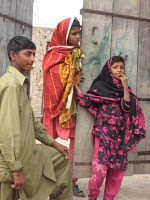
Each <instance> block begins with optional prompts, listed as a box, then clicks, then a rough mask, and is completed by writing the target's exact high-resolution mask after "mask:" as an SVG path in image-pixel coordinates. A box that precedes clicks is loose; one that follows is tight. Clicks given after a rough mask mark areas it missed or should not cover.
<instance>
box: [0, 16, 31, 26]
mask: <svg viewBox="0 0 150 200" xmlns="http://www.w3.org/2000/svg"><path fill="white" fill-rule="evenodd" d="M0 17H3V18H5V19H8V20H10V21H13V22H16V23H18V24H21V25H23V26H26V27H29V28H32V24H28V23H26V22H23V21H21V20H19V19H16V18H14V17H11V16H9V15H5V14H3V13H0Z"/></svg>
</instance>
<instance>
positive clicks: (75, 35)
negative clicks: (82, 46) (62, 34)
mask: <svg viewBox="0 0 150 200" xmlns="http://www.w3.org/2000/svg"><path fill="white" fill-rule="evenodd" d="M80 37H81V28H80V27H79V26H74V27H73V28H72V29H71V30H70V33H69V37H68V41H67V42H68V45H71V46H78V45H79V42H80Z"/></svg>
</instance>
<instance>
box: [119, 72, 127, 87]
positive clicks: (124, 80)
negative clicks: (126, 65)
mask: <svg viewBox="0 0 150 200" xmlns="http://www.w3.org/2000/svg"><path fill="white" fill-rule="evenodd" d="M120 80H121V83H122V86H123V88H126V87H128V79H127V77H126V76H125V74H120Z"/></svg>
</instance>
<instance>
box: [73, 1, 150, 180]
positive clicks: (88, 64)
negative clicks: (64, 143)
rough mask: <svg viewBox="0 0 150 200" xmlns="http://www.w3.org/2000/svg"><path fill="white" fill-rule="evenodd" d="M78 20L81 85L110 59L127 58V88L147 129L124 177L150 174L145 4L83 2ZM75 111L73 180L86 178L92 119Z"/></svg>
mask: <svg viewBox="0 0 150 200" xmlns="http://www.w3.org/2000/svg"><path fill="white" fill-rule="evenodd" d="M143 18H146V19H143ZM82 19H83V30H82V50H83V51H84V54H85V60H84V61H83V72H84V75H85V82H84V83H82V84H80V87H81V89H82V91H83V92H86V91H87V90H88V89H89V87H90V85H91V83H92V81H93V80H94V78H95V77H96V76H97V75H98V74H99V73H100V71H101V69H102V67H103V66H104V64H105V62H106V61H107V59H109V57H110V56H114V55H121V56H123V57H125V58H126V74H127V76H128V79H129V85H130V86H131V88H132V89H133V91H134V92H135V93H136V94H137V95H138V97H139V98H140V106H141V107H142V108H143V110H144V113H145V117H146V125H147V138H146V139H144V140H142V141H141V142H140V144H139V145H138V147H137V151H138V153H132V154H130V156H129V161H130V162H129V163H130V164H129V166H128V173H130V174H133V173H150V126H149V124H150V123H149V118H150V109H149V108H150V107H149V104H150V70H149V63H150V56H149V55H150V0H136V1H134V0H133V1H131V0H126V1H124V0H109V1H106V0H91V1H89V0H84V4H83V18H82ZM78 109H79V111H78V113H79V114H78V115H77V123H76V124H77V125H76V134H75V151H74V177H90V174H91V161H92V146H93V145H92V142H91V131H92V126H93V116H92V115H91V114H90V113H89V112H88V111H86V110H85V109H84V108H82V107H81V106H78ZM79 152H80V153H79Z"/></svg>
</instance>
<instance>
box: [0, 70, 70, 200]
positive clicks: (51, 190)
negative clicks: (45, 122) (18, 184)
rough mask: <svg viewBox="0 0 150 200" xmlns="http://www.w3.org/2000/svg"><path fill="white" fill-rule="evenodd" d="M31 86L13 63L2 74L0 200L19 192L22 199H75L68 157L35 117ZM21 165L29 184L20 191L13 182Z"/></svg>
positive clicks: (12, 196) (5, 199)
mask: <svg viewBox="0 0 150 200" xmlns="http://www.w3.org/2000/svg"><path fill="white" fill-rule="evenodd" d="M28 86H29V81H28V79H27V78H26V77H25V76H24V75H23V74H21V73H20V72H19V71H18V70H17V69H16V68H14V67H11V66H10V67H9V68H8V72H7V73H6V74H4V75H3V76H2V77H1V78H0V183H1V184H0V200H17V199H18V195H19V197H20V199H21V200H45V199H46V197H48V196H49V194H51V195H52V196H54V199H60V200H72V199H73V198H72V184H71V178H70V168H69V161H68V160H66V159H65V158H64V157H63V156H62V154H61V153H59V152H58V151H57V150H56V149H54V148H52V147H50V146H49V145H51V144H52V143H53V141H54V140H53V138H51V137H50V136H49V135H48V134H47V133H46V131H45V129H44V128H43V126H42V124H41V123H40V122H37V121H35V118H34V114H33V111H32V108H31V106H30V102H29V99H28V95H27V89H28ZM35 139H37V140H39V141H41V142H42V143H44V144H46V146H45V145H38V144H36V143H35ZM21 167H23V171H24V174H25V178H26V185H25V189H24V191H19V192H17V191H15V190H13V189H11V187H10V185H11V184H12V183H13V174H12V173H13V171H15V170H17V169H19V168H21ZM62 192H63V193H62ZM61 193H62V194H61ZM56 196H59V198H58V197H57V198H56Z"/></svg>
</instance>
